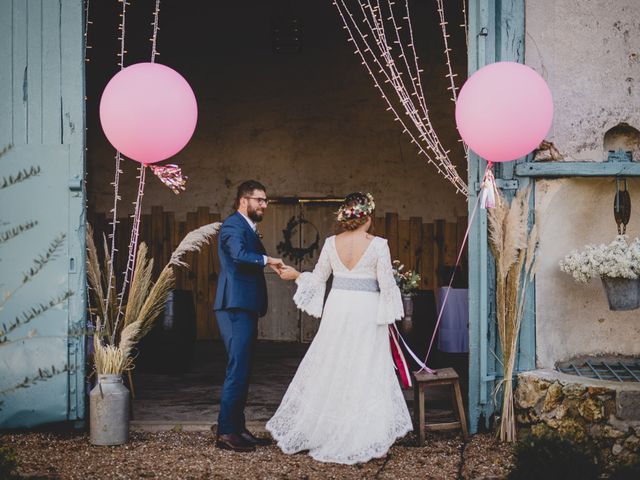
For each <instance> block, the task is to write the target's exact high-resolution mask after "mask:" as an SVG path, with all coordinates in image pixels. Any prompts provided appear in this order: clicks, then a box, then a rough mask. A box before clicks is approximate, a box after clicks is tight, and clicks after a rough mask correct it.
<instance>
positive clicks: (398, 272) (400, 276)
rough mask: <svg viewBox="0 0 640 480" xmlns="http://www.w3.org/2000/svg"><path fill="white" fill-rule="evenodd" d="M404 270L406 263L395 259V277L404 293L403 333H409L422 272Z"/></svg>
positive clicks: (401, 291)
mask: <svg viewBox="0 0 640 480" xmlns="http://www.w3.org/2000/svg"><path fill="white" fill-rule="evenodd" d="M403 270H404V265H402V264H401V263H400V261H399V260H394V261H393V277H394V278H395V280H396V284H397V285H398V288H399V289H400V293H401V294H402V306H403V307H404V318H403V319H402V330H403V333H409V331H410V330H411V327H412V321H411V316H412V315H413V297H414V296H415V294H416V291H417V290H418V287H419V286H420V274H419V273H417V272H414V271H413V270H407V271H406V272H405V271H403Z"/></svg>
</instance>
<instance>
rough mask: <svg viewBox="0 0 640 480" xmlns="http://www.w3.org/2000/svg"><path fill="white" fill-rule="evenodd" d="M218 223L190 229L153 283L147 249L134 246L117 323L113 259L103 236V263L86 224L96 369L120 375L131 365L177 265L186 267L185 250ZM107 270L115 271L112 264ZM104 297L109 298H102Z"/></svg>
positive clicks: (202, 241) (193, 248) (195, 247)
mask: <svg viewBox="0 0 640 480" xmlns="http://www.w3.org/2000/svg"><path fill="white" fill-rule="evenodd" d="M219 229H220V223H218V222H216V223H212V224H209V225H205V226H203V227H200V228H198V229H196V230H193V231H192V232H189V233H188V234H187V235H186V236H185V238H184V239H183V240H182V242H180V245H178V247H177V248H176V249H175V251H174V252H173V253H172V255H171V259H170V260H169V263H167V265H166V266H165V267H164V268H163V269H162V272H160V275H159V276H158V280H157V281H156V282H155V283H154V282H153V280H152V276H153V273H152V272H153V260H152V259H149V258H147V254H148V249H147V246H146V244H145V243H144V242H143V243H141V244H140V246H139V247H138V252H137V255H136V264H135V269H134V271H133V276H132V280H131V286H130V288H129V293H128V302H127V303H126V307H125V310H124V312H122V313H123V314H124V317H123V318H124V320H123V322H122V323H121V325H118V322H117V318H118V316H119V313H120V312H119V310H118V302H117V298H116V294H115V291H116V282H115V275H114V276H113V277H112V278H111V285H112V288H111V289H110V291H109V292H107V293H106V294H105V291H106V290H107V289H108V287H107V285H109V271H110V268H109V267H110V265H111V263H112V262H113V259H112V258H111V257H110V256H109V253H108V252H109V249H108V246H107V242H106V239H105V240H104V257H105V260H104V262H103V265H102V267H101V266H100V261H99V260H98V252H97V249H96V246H95V243H94V241H93V229H92V228H91V226H90V225H89V226H88V228H87V251H88V254H87V272H88V275H87V276H88V279H89V286H90V291H91V300H92V303H93V304H94V308H95V311H96V312H97V315H96V332H95V334H94V337H93V344H94V350H95V354H94V362H95V370H96V372H97V373H98V374H122V373H123V372H124V371H126V370H130V369H131V368H132V367H133V358H132V351H133V348H134V346H135V345H136V344H137V343H138V341H139V340H140V339H141V338H142V337H144V336H145V335H146V334H147V333H149V331H150V330H151V329H152V328H153V325H154V322H155V320H156V318H157V317H158V315H159V314H160V313H161V312H162V310H163V309H164V305H165V303H166V301H167V297H168V295H169V292H171V290H172V289H173V288H174V287H175V273H174V271H173V269H174V268H176V267H188V264H187V263H186V262H184V261H183V260H182V257H183V256H184V255H185V254H186V253H188V252H198V251H200V250H201V249H202V247H203V246H204V245H206V244H208V243H209V242H210V241H211V239H212V238H213V237H214V236H215V235H216V234H217V233H218V231H219ZM111 271H113V269H112V268H111ZM105 295H107V297H108V298H107V297H106V296H105Z"/></svg>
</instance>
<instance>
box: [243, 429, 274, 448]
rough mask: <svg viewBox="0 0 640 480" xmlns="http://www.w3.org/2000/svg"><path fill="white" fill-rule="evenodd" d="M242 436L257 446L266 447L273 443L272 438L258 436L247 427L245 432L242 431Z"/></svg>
mask: <svg viewBox="0 0 640 480" xmlns="http://www.w3.org/2000/svg"><path fill="white" fill-rule="evenodd" d="M240 436H241V437H242V438H243V439H244V440H246V441H247V442H248V443H250V444H252V445H255V446H257V447H265V446H267V445H271V444H272V443H273V442H272V441H271V439H270V438H258V437H256V436H255V435H254V434H253V433H251V432H250V431H249V430H247V429H245V430H244V432H242V433H240Z"/></svg>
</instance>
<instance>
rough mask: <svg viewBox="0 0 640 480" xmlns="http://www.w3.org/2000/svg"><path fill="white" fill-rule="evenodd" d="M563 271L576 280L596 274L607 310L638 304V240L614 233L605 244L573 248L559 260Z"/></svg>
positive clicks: (639, 303) (639, 277) (639, 260)
mask: <svg viewBox="0 0 640 480" xmlns="http://www.w3.org/2000/svg"><path fill="white" fill-rule="evenodd" d="M560 268H561V269H562V271H563V272H566V273H568V274H570V275H571V276H572V277H573V278H574V280H575V281H577V282H578V283H587V282H588V281H589V280H591V279H592V278H595V277H600V278H601V280H602V284H603V285H604V289H605V291H606V293H607V299H608V301H609V309H610V310H634V309H636V308H638V307H640V239H638V238H636V239H635V240H633V241H632V242H631V243H629V242H628V241H627V237H626V236H625V235H618V236H616V238H615V240H614V241H613V242H611V243H610V244H609V245H604V244H600V245H587V246H585V249H584V251H582V252H578V251H573V252H571V253H570V254H569V255H567V256H566V257H564V259H563V260H562V261H561V262H560Z"/></svg>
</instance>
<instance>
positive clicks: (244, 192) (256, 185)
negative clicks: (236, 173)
mask: <svg viewBox="0 0 640 480" xmlns="http://www.w3.org/2000/svg"><path fill="white" fill-rule="evenodd" d="M254 190H262V191H263V192H265V193H266V191H267V189H266V188H265V187H264V185H262V184H261V183H260V182H258V181H256V180H247V181H246V182H242V183H241V184H240V185H238V193H237V194H236V203H235V208H238V207H239V206H240V199H241V198H242V197H248V196H251V194H252V193H253V191H254Z"/></svg>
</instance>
